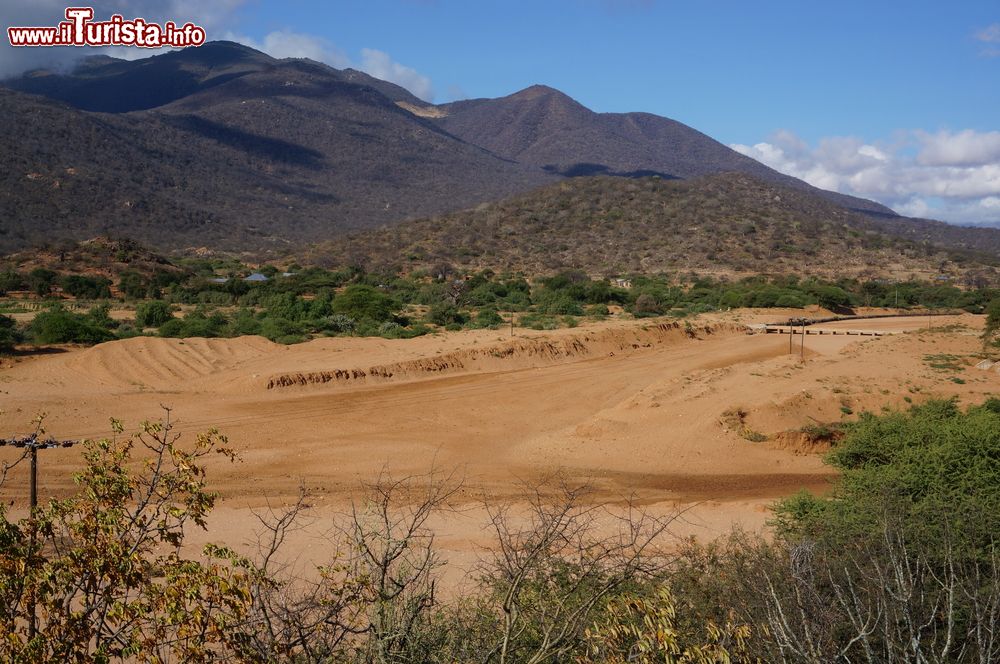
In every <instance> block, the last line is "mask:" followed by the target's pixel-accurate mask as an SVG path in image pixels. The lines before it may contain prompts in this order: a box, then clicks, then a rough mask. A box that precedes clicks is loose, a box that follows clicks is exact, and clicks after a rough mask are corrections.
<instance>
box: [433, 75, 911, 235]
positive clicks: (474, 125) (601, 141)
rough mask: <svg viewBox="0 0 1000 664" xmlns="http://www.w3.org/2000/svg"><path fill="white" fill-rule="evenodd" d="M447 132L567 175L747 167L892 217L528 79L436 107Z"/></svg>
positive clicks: (676, 127)
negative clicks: (500, 91)
mask: <svg viewBox="0 0 1000 664" xmlns="http://www.w3.org/2000/svg"><path fill="white" fill-rule="evenodd" d="M438 108H439V110H440V112H441V115H440V117H439V118H437V119H436V120H435V121H436V122H437V123H438V124H439V125H440V126H441V127H443V128H444V129H445V130H447V131H448V132H450V133H452V134H454V135H455V136H458V137H459V138H462V139H464V140H466V141H468V142H470V143H474V144H476V145H481V146H483V147H484V148H486V149H488V150H490V151H491V152H494V153H496V154H498V155H500V156H502V157H506V158H508V159H512V160H514V161H518V162H521V163H524V164H532V165H534V166H537V167H539V168H543V169H545V170H546V171H549V172H552V173H558V174H560V175H565V176H580V175H625V176H633V177H634V176H642V175H659V176H661V177H667V178H671V177H672V178H685V179H686V178H692V177H699V176H702V175H711V174H713V173H725V172H735V173H745V174H747V175H752V176H754V177H755V178H757V179H760V180H764V181H765V182H773V183H776V184H781V185H785V186H788V187H792V188H795V189H801V190H802V191H809V192H812V193H816V194H819V195H821V196H823V197H825V198H827V199H829V200H831V201H833V202H835V203H837V204H838V205H842V206H844V207H847V208H850V209H856V210H864V211H867V212H876V213H880V214H887V215H894V214H895V213H894V212H893V211H892V210H890V209H889V208H887V207H885V206H884V205H880V204H878V203H875V202H874V201H869V200H865V199H861V198H855V197H853V196H846V195H844V194H839V193H836V192H831V191H824V190H822V189H817V188H816V187H813V186H811V185H809V184H806V183H805V182H803V181H801V180H798V179H796V178H793V177H791V176H788V175H784V174H783V173H779V172H778V171H776V170H774V169H772V168H769V167H767V166H765V165H764V164H761V163H760V162H758V161H755V160H753V159H751V158H750V157H747V156H746V155H742V154H740V153H739V152H736V151H735V150H733V149H731V148H729V147H727V146H725V145H723V144H722V143H719V142H718V141H716V140H715V139H713V138H711V137H709V136H706V135H705V134H703V133H701V132H699V131H697V130H695V129H692V128H691V127H688V126H687V125H684V124H681V123H680V122H677V121H676V120H671V119H669V118H664V117H660V116H658V115H653V114H651V113H595V112H594V111H591V110H590V109H588V108H587V107H585V106H583V105H582V104H580V103H578V102H577V101H575V100H573V99H572V98H570V97H568V96H567V95H565V94H563V93H562V92H559V91H558V90H554V89H552V88H550V87H547V86H544V85H533V86H531V87H530V88H527V89H525V90H521V91H520V92H517V93H515V94H512V95H509V96H507V97H501V98H499V99H473V100H468V101H458V102H454V103H451V104H445V105H443V106H440V107H438Z"/></svg>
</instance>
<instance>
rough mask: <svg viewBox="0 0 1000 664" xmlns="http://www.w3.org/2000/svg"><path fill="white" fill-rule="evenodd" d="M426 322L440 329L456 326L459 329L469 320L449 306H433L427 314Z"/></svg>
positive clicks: (456, 309)
mask: <svg viewBox="0 0 1000 664" xmlns="http://www.w3.org/2000/svg"><path fill="white" fill-rule="evenodd" d="M427 320H429V321H430V322H432V323H434V324H435V325H440V326H441V327H447V326H448V325H457V326H459V328H461V326H462V325H464V324H465V323H466V322H468V320H469V319H468V317H467V316H466V315H465V314H463V313H462V312H461V311H459V310H458V308H457V307H455V306H453V305H451V304H435V305H434V306H432V307H431V309H430V311H429V312H428V313H427Z"/></svg>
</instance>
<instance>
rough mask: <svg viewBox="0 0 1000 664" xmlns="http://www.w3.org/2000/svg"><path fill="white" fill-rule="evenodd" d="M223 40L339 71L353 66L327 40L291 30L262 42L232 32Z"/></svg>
mask: <svg viewBox="0 0 1000 664" xmlns="http://www.w3.org/2000/svg"><path fill="white" fill-rule="evenodd" d="M222 38H223V39H226V40H229V41H235V42H239V43H241V44H245V45H247V46H249V47H250V48H255V49H257V50H258V51H263V52H265V53H267V54H268V55H270V56H272V57H275V58H309V59H310V60H315V61H317V62H325V63H326V64H328V65H330V66H331V67H337V68H338V69H339V68H343V67H349V66H350V65H351V60H350V58H348V57H347V56H346V55H344V53H343V52H341V51H340V50H339V49H337V47H335V46H334V45H333V44H331V43H330V42H329V41H327V40H326V39H323V38H322V37H316V36H314V35H306V34H302V33H299V32H292V31H291V30H276V31H274V32H269V33H268V34H267V35H265V36H264V39H262V40H260V41H258V40H256V39H253V38H252V37H247V36H245V35H237V34H233V33H231V32H227V33H225V34H223V35H222Z"/></svg>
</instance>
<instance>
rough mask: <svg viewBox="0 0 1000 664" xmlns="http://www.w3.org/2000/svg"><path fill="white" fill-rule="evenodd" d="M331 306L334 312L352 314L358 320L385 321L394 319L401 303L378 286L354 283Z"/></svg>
mask: <svg viewBox="0 0 1000 664" xmlns="http://www.w3.org/2000/svg"><path fill="white" fill-rule="evenodd" d="M331 308H332V310H333V312H334V313H338V314H344V315H346V316H350V317H351V318H353V319H354V320H356V321H359V320H363V319H367V320H370V321H374V322H376V323H384V322H385V321H390V320H392V319H393V314H394V313H395V312H396V311H397V310H399V303H398V302H396V300H395V299H394V298H392V297H390V296H389V295H386V294H385V293H383V292H382V291H380V290H378V289H376V288H372V287H371V286H365V285H362V284H354V285H351V286H348V287H347V288H346V289H344V292H343V293H341V294H340V295H337V296H336V297H335V298H334V299H333V303H332V305H331Z"/></svg>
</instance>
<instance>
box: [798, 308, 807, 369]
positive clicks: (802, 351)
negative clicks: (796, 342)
mask: <svg viewBox="0 0 1000 664" xmlns="http://www.w3.org/2000/svg"><path fill="white" fill-rule="evenodd" d="M799 352H800V355H799V358H800V359H802V360H805V359H806V319H805V318H803V319H802V345H801V346H799Z"/></svg>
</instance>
